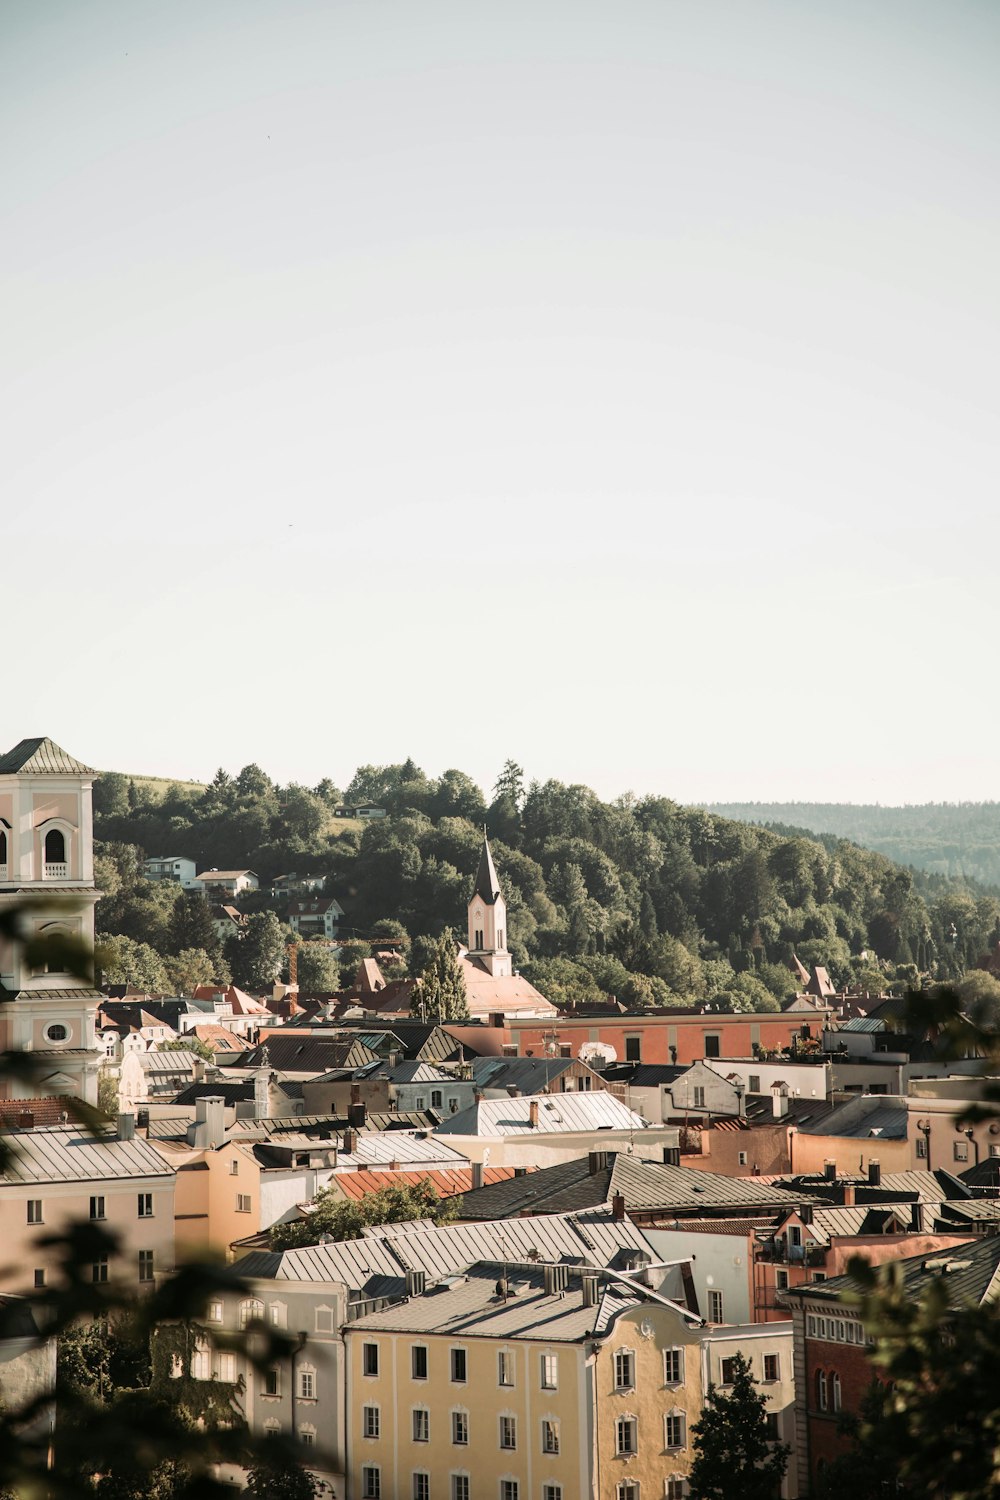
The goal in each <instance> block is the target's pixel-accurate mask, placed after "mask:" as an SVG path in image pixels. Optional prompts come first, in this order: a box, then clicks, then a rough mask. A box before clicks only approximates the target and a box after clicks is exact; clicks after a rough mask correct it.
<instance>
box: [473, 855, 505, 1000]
mask: <svg viewBox="0 0 1000 1500" xmlns="http://www.w3.org/2000/svg"><path fill="white" fill-rule="evenodd" d="M469 957H470V958H471V959H475V960H476V961H477V962H478V963H479V964H480V965H481V966H482V967H483V968H485V969H486V970H487V971H488V972H489V973H490V974H492V975H493V977H494V979H506V978H509V977H510V976H511V975H512V974H513V972H514V970H513V964H512V961H511V956H510V954H509V953H508V951H507V903H506V902H505V901H504V899H503V896H502V894H501V892H500V881H499V880H498V878H497V871H496V866H495V865H494V863H493V855H492V854H491V853H490V845H489V840H488V839H487V837H486V831H485V829H484V830H483V848H482V853H481V854H480V856H479V871H478V873H477V875H476V884H475V887H474V889H473V892H472V900H471V901H470V902H469Z"/></svg>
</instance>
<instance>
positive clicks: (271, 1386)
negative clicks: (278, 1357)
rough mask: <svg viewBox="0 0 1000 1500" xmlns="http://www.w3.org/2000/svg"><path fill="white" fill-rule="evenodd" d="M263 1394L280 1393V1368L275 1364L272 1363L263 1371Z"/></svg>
mask: <svg viewBox="0 0 1000 1500" xmlns="http://www.w3.org/2000/svg"><path fill="white" fill-rule="evenodd" d="M264 1395H265V1396H280V1395H281V1370H280V1369H279V1367H278V1366H277V1365H272V1366H271V1368H270V1369H269V1370H265V1371H264Z"/></svg>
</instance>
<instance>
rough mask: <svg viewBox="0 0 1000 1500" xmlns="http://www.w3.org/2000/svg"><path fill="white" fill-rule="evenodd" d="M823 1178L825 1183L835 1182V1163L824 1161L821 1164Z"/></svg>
mask: <svg viewBox="0 0 1000 1500" xmlns="http://www.w3.org/2000/svg"><path fill="white" fill-rule="evenodd" d="M823 1176H824V1177H825V1179H826V1181H827V1182H836V1180H837V1163H836V1162H835V1161H825V1162H824V1163H823Z"/></svg>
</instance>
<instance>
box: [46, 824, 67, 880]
mask: <svg viewBox="0 0 1000 1500" xmlns="http://www.w3.org/2000/svg"><path fill="white" fill-rule="evenodd" d="M65 864H66V838H65V835H64V834H63V833H61V832H60V830H59V829H58V828H50V829H49V831H48V833H47V834H46V835H45V867H46V870H49V867H50V866H52V865H63V866H65ZM53 873H55V872H53ZM65 873H66V871H65V869H62V870H60V871H59V874H62V875H64V874H65Z"/></svg>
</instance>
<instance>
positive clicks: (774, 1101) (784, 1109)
mask: <svg viewBox="0 0 1000 1500" xmlns="http://www.w3.org/2000/svg"><path fill="white" fill-rule="evenodd" d="M771 1113H772V1114H773V1116H774V1118H775V1119H776V1120H783V1119H784V1118H785V1116H786V1115H787V1113H788V1090H787V1088H786V1087H785V1086H784V1084H779V1083H776V1084H775V1085H774V1087H773V1088H772V1089H771Z"/></svg>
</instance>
